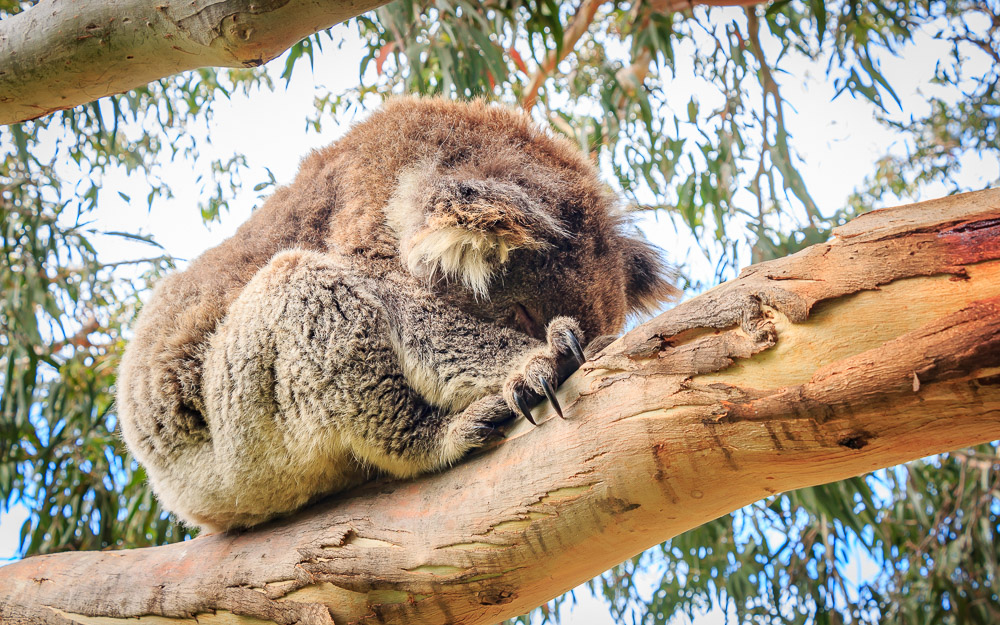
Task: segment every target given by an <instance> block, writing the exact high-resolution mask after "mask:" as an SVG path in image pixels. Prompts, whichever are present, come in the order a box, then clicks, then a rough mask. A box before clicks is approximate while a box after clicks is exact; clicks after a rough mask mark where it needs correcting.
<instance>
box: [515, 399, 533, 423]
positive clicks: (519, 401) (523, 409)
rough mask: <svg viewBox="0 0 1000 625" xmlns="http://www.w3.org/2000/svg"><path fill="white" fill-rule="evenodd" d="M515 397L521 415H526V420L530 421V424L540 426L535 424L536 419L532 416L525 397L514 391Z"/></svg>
mask: <svg viewBox="0 0 1000 625" xmlns="http://www.w3.org/2000/svg"><path fill="white" fill-rule="evenodd" d="M513 395H514V402H515V403H516V404H517V408H518V410H520V411H521V414H522V415H524V418H525V419H527V420H528V423H530V424H531V425H538V424H537V423H535V419H534V418H533V417H532V416H531V408H528V402H526V401H524V397H523V396H522V395H521V394H520V393H518V392H517V391H514V393H513Z"/></svg>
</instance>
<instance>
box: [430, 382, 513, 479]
mask: <svg viewBox="0 0 1000 625" xmlns="http://www.w3.org/2000/svg"><path fill="white" fill-rule="evenodd" d="M513 418H514V413H513V412H511V410H510V408H508V407H507V402H505V401H504V398H503V397H501V396H500V395H487V396H486V397H483V398H481V399H477V400H476V401H474V402H472V403H471V404H469V406H468V407H466V409H465V410H463V411H462V412H460V413H458V414H457V415H455V417H454V419H453V420H452V422H451V424H450V425H449V426H448V433H447V435H446V436H445V440H444V445H443V447H442V449H441V455H442V459H443V460H444V463H445V464H451V463H452V462H455V461H456V460H458V459H459V458H461V457H462V456H464V455H465V454H466V453H468V452H469V451H470V450H472V449H476V448H478V447H482V446H483V445H485V444H486V443H488V442H490V441H491V440H493V439H499V438H502V437H503V430H502V429H501V426H503V425H504V424H506V423H509V422H510V421H511V420H512V419H513Z"/></svg>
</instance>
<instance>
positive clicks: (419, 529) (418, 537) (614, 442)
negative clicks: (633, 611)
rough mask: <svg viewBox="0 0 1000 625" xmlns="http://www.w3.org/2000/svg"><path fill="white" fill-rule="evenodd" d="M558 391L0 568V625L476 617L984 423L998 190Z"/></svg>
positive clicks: (770, 287) (934, 214) (774, 270)
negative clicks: (483, 424) (177, 522)
mask: <svg viewBox="0 0 1000 625" xmlns="http://www.w3.org/2000/svg"><path fill="white" fill-rule="evenodd" d="M559 394H560V400H561V402H562V404H563V406H564V409H565V412H566V417H567V418H566V419H565V420H560V419H558V418H553V415H552V413H551V410H550V408H549V406H548V405H542V406H540V407H539V408H537V409H536V411H535V414H536V418H537V419H538V420H539V422H540V425H539V427H537V428H533V427H531V426H529V425H527V424H526V423H523V422H522V423H520V424H518V425H517V426H516V427H515V428H514V431H513V432H511V434H510V436H509V437H508V438H507V439H506V440H504V441H503V442H501V443H500V444H498V445H496V446H495V447H493V448H492V449H490V450H488V451H486V452H484V453H480V454H478V455H476V456H474V457H473V458H470V459H469V460H468V461H466V462H463V463H461V464H459V465H458V466H456V467H453V468H452V469H449V470H448V471H445V472H443V473H440V474H437V475H432V476H426V477H424V478H421V479H418V480H412V481H406V482H382V483H376V484H371V485H368V486H367V487H365V488H362V489H360V490H358V491H356V492H354V493H352V494H351V495H349V496H340V497H338V498H337V499H335V500H333V501H329V502H326V503H323V504H320V505H317V506H315V507H313V508H310V509H308V510H306V511H303V512H301V513H299V514H298V515H296V516H295V517H293V518H290V519H286V520H282V521H278V522H274V523H271V524H268V525H265V526H263V527H261V528H259V529H257V530H255V531H252V532H246V533H243V534H229V535H224V534H223V535H210V536H205V537H201V538H198V539H195V540H193V541H189V542H186V543H182V544H175V545H169V546H165V547H157V548H151V549H136V550H130V551H113V552H91V553H64V554H56V555H50V556H39V557H33V558H29V559H27V560H24V561H21V562H18V563H14V564H11V565H8V566H6V567H3V568H0V620H2V621H3V622H4V623H8V622H11V623H27V622H31V623H37V622H40V623H90V624H94V623H101V624H108V623H120V622H122V620H123V619H125V618H131V619H132V620H130V621H128V622H130V623H143V622H145V623H159V624H164V623H178V622H183V623H195V622H197V623H201V624H205V623H259V622H262V621H263V622H276V623H296V622H298V623H304V624H312V623H331V622H333V623H337V624H338V625H339V624H344V623H418V624H419V623H428V624H430V623H435V624H436V623H463V624H479V623H482V624H489V623H496V622H498V621H500V620H502V619H504V618H507V617H510V616H513V615H517V614H522V613H524V612H526V611H527V610H529V609H531V608H532V607H534V606H536V605H538V604H540V603H542V602H544V601H546V600H548V599H550V598H552V597H554V596H557V595H559V594H560V593H562V592H565V591H566V590H568V589H570V588H572V587H574V586H576V585H577V584H579V583H581V582H582V581H584V580H586V579H589V578H591V577H593V576H594V575H596V574H598V573H600V572H601V571H603V570H605V569H607V568H608V567H610V566H612V565H614V564H617V563H618V562H621V561H623V560H625V559H626V558H628V557H631V556H632V555H634V554H636V553H638V552H640V551H642V550H644V549H646V548H648V547H650V546H652V545H655V544H657V543H659V542H661V541H663V540H666V539H668V538H670V537H672V536H675V535H677V534H679V533H681V532H684V531H686V530H688V529H691V528H693V527H696V526H698V525H700V524H702V523H705V522H707V521H709V520H711V519H713V518H716V517H718V516H720V515H722V514H726V513H728V512H731V511H732V510H735V509H737V508H740V507H741V506H744V505H746V504H749V503H751V502H753V501H755V500H757V499H759V498H761V497H765V496H767V495H770V494H774V493H778V492H782V491H787V490H791V489H795V488H801V487H804V486H811V485H815V484H820V483H824V482H830V481H834V480H839V479H843V478H846V477H849V476H853V475H858V474H862V473H865V472H868V471H872V470H874V469H878V468H880V467H886V466H891V465H894V464H898V463H900V462H905V461H907V460H912V459H915V458H919V457H922V456H926V455H929V454H933V453H939V452H944V451H948V450H953V449H956V448H960V447H965V446H969V445H974V444H978V443H982V442H986V441H990V440H994V439H997V438H1000V191H995V190H994V191H984V192H980V193H973V194H966V195H960V196H954V197H950V198H946V199H943V200H938V201H934V202H927V203H924V204H917V205H913V206H905V207H901V208H897V209H892V210H884V211H878V212H875V213H871V214H868V215H865V216H863V217H860V218H859V219H856V220H855V221H853V222H851V223H850V224H848V225H846V226H844V227H843V228H840V229H838V230H837V232H836V237H835V238H834V240H832V241H831V242H830V243H826V244H822V245H817V246H813V247H811V248H809V249H807V250H804V251H803V252H800V253H798V254H795V255H793V256H791V257H788V258H785V259H781V260H776V261H771V262H767V263H762V264H760V265H757V266H754V267H750V268H748V269H747V270H745V271H744V272H743V273H742V274H741V275H740V277H739V278H738V279H736V280H733V281H731V282H729V283H726V284H724V285H722V286H720V287H717V288H715V289H713V290H711V291H709V292H708V293H705V294H704V295H702V296H700V297H697V298H694V299H692V300H689V301H687V302H685V303H683V304H681V305H680V306H678V307H677V308H675V309H673V310H672V311H669V312H667V313H664V314H663V315H661V316H659V317H657V318H656V319H654V320H652V321H650V322H648V323H646V324H643V325H642V326H639V327H638V328H636V329H635V330H633V331H632V332H630V333H629V334H627V335H626V336H625V337H623V338H622V339H620V340H619V341H618V342H616V343H615V344H613V345H611V346H610V347H609V348H608V349H606V350H605V351H604V352H603V353H602V355H601V356H600V357H599V358H597V359H595V360H593V361H592V362H590V363H588V364H587V365H586V366H585V368H584V370H583V371H581V372H579V373H578V374H577V375H575V376H573V377H572V378H570V380H569V381H567V383H566V384H565V385H564V386H563V388H562V389H560V392H559ZM255 619H256V620H255Z"/></svg>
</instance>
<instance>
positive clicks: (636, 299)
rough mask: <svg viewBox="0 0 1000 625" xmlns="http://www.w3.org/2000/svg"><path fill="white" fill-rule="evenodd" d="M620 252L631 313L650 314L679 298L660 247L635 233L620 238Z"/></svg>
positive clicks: (674, 271)
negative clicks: (623, 262)
mask: <svg viewBox="0 0 1000 625" xmlns="http://www.w3.org/2000/svg"><path fill="white" fill-rule="evenodd" d="M621 249H622V255H623V256H624V259H625V295H626V297H627V298H628V299H627V302H628V309H629V312H630V313H640V314H652V313H655V312H657V311H659V310H660V308H661V307H662V305H663V304H665V303H667V302H671V301H674V300H676V299H677V297H678V296H679V295H680V290H679V289H678V288H677V287H676V286H674V281H675V280H676V279H677V272H676V270H674V268H673V267H671V266H670V265H668V264H667V263H666V262H664V260H663V257H662V255H661V254H662V252H661V251H660V248H658V247H656V246H655V245H652V244H651V243H649V242H648V241H646V240H645V239H644V238H642V236H641V235H639V234H638V233H636V234H635V235H633V236H629V235H626V236H624V237H623V238H622V248H621Z"/></svg>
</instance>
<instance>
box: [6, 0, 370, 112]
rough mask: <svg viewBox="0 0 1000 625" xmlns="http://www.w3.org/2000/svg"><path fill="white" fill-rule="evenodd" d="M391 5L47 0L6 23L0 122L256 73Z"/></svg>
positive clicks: (315, 0) (353, 0)
mask: <svg viewBox="0 0 1000 625" xmlns="http://www.w3.org/2000/svg"><path fill="white" fill-rule="evenodd" d="M387 1H388V0H157V1H156V2H142V1H138V0H42V1H41V2H39V3H38V4H36V5H35V6H33V7H31V8H29V9H27V10H25V11H23V12H22V13H18V14H17V15H13V16H11V17H8V18H6V19H3V20H0V125H2V124H11V123H14V122H18V121H23V120H26V119H34V118H36V117H40V116H42V115H47V114H49V113H52V112H54V111H58V110H62V109H67V108H72V107H74V106H76V105H78V104H84V103H87V102H91V101H93V100H96V99H98V98H101V97H103V96H107V95H111V94H114V93H121V92H123V91H128V90H129V89H132V88H135V87H139V86H142V85H145V84H146V83H148V82H150V81H153V80H158V79H160V78H163V77H164V76H170V75H172V74H177V73H180V72H183V71H186V70H190V69H196V68H199V67H208V66H216V67H254V66H257V65H260V64H262V63H266V62H267V61H269V60H271V59H273V58H275V57H277V56H278V55H280V54H281V53H282V52H284V51H285V50H287V49H288V48H289V47H291V46H292V45H293V44H295V43H296V42H298V41H299V40H301V39H303V38H305V37H308V36H309V35H311V34H313V33H315V32H318V31H320V30H323V29H326V28H329V27H331V26H334V25H335V24H339V23H340V22H343V21H345V20H347V19H350V18H351V17H354V16H356V15H360V14H361V13H364V12H366V11H370V10H372V9H374V8H376V7H379V6H381V5H383V4H385V3H386V2H387Z"/></svg>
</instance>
